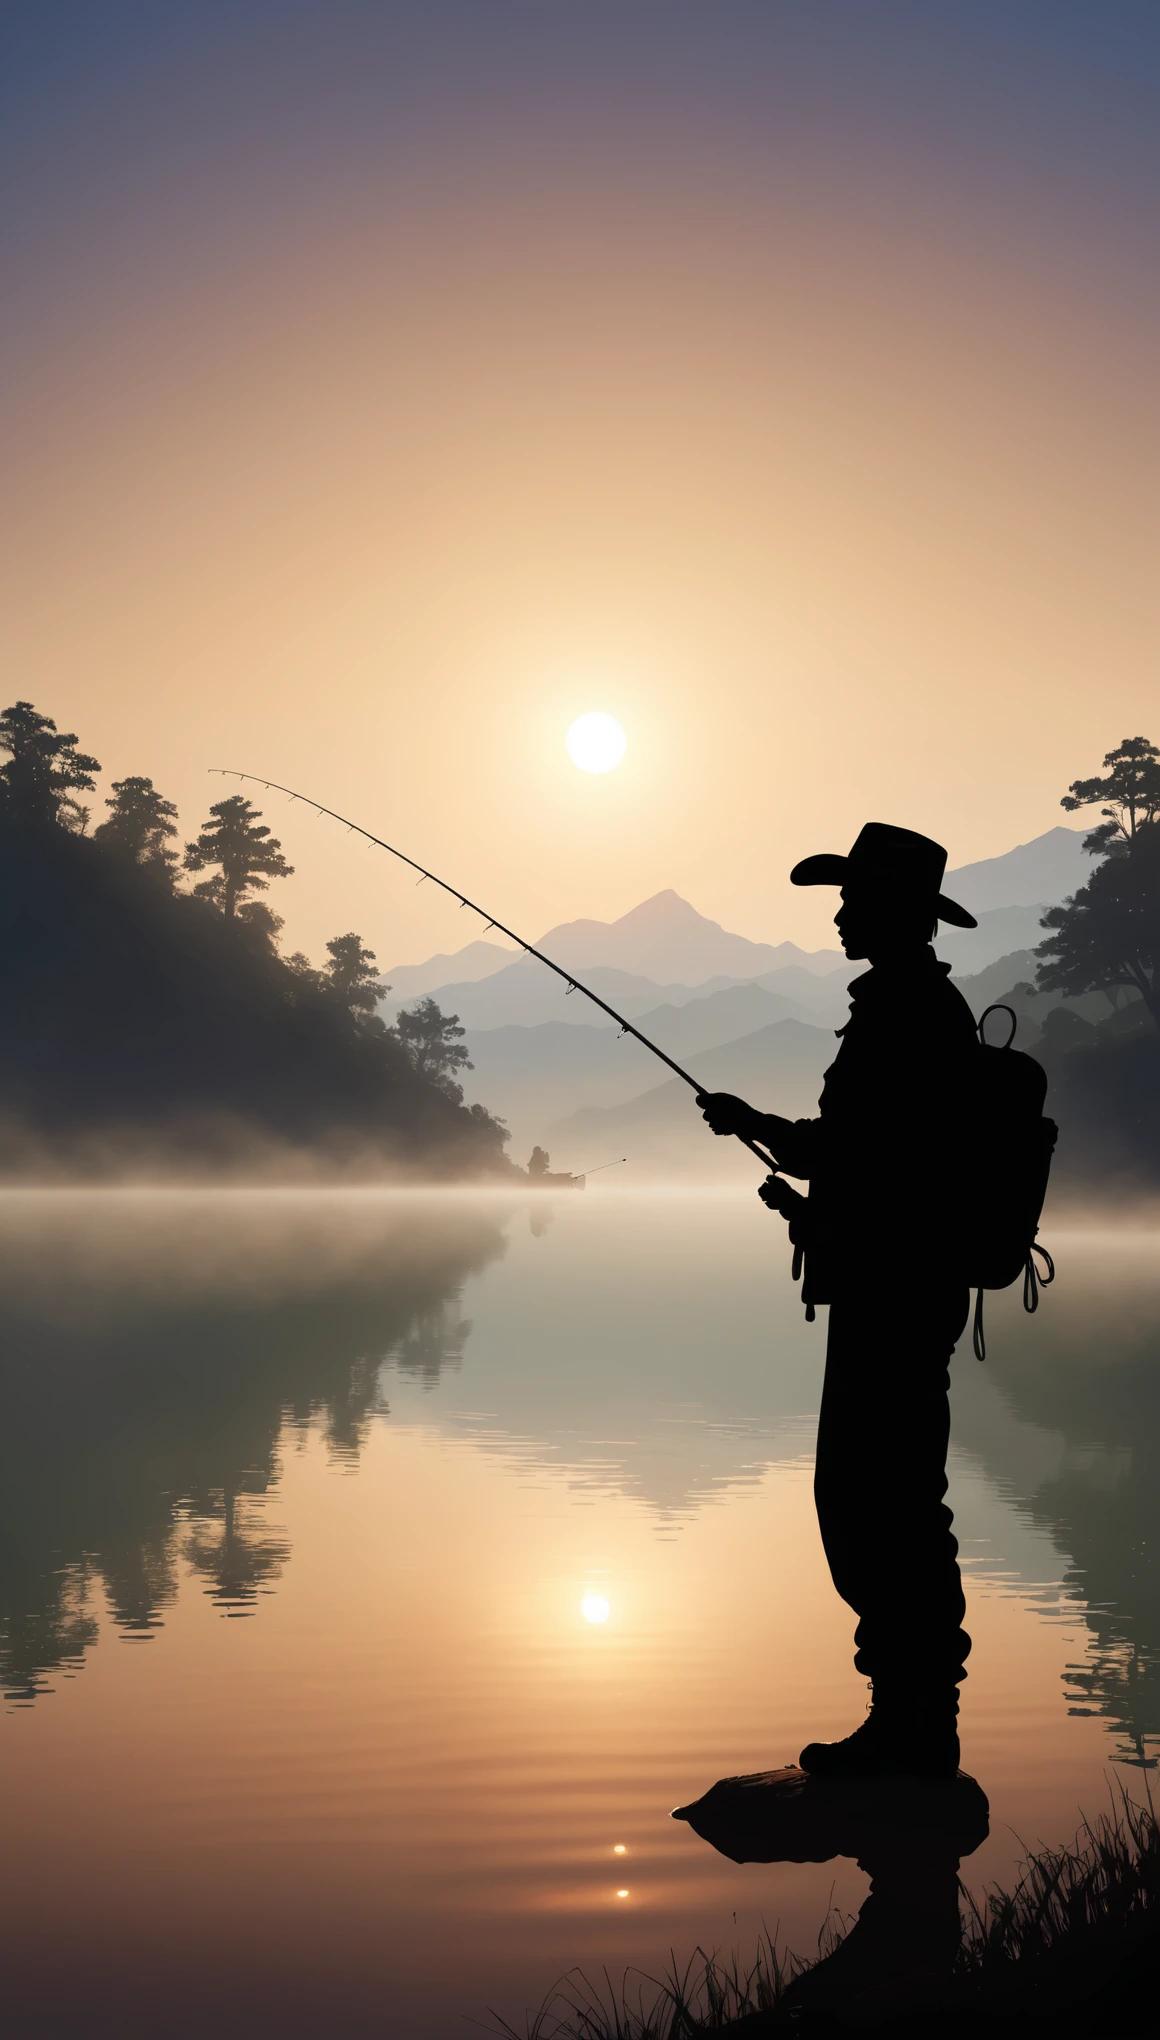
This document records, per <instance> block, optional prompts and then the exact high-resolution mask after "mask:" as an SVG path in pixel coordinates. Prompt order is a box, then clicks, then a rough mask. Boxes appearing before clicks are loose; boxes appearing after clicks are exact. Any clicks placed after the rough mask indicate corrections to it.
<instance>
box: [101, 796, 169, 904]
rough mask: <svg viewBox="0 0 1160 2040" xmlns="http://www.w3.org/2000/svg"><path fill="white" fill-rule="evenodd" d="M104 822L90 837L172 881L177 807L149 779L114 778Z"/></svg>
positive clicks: (106, 804) (158, 875)
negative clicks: (171, 840)
mask: <svg viewBox="0 0 1160 2040" xmlns="http://www.w3.org/2000/svg"><path fill="white" fill-rule="evenodd" d="M105 806H106V807H107V808H108V809H109V810H110V813H109V819H108V821H107V822H102V823H101V825H100V827H99V828H98V829H94V831H93V840H94V842H96V843H102V844H104V845H105V847H106V848H107V849H110V850H120V851H122V852H123V854H124V855H125V856H126V857H131V858H132V860H133V862H134V864H140V865H143V866H144V867H145V869H146V870H147V871H151V872H153V873H154V874H155V875H156V877H158V878H163V879H165V880H166V882H167V883H168V884H170V885H172V883H173V877H174V873H175V871H176V868H177V852H176V851H175V850H171V849H170V848H169V841H170V838H171V837H173V836H176V834H177V823H176V815H177V809H176V808H175V806H174V804H173V802H172V801H171V800H163V799H162V797H161V795H160V794H159V793H158V791H157V789H156V787H155V786H154V784H153V781H152V780H151V779H141V778H131V779H114V781H113V797H112V799H111V800H107V801H106V802H105Z"/></svg>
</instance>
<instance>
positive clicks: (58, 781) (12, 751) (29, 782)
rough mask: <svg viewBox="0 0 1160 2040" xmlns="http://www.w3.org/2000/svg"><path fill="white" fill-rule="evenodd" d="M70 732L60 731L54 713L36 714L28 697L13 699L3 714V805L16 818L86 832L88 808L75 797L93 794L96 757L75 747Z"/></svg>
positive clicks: (0, 793)
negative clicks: (5, 752)
mask: <svg viewBox="0 0 1160 2040" xmlns="http://www.w3.org/2000/svg"><path fill="white" fill-rule="evenodd" d="M76 742H77V740H76V735H75V733H74V732H72V731H61V730H58V729H57V726H56V724H55V723H54V722H53V720H52V717H51V716H50V715H38V713H37V711H36V709H35V708H34V707H33V706H32V703H31V702H30V701H17V702H14V703H13V705H12V707H11V708H6V709H5V710H4V713H3V715H0V750H3V751H7V752H8V763H7V765H5V766H3V767H0V808H2V810H3V812H4V813H5V814H6V815H7V816H8V817H9V818H10V819H11V820H12V821H14V822H55V823H57V824H58V825H59V826H61V827H62V828H67V829H72V830H75V831H78V832H79V833H80V834H82V835H83V833H84V830H85V827H86V826H87V823H88V819H89V811H88V809H87V808H84V807H82V806H81V805H80V803H79V802H78V801H77V800H75V799H74V798H73V796H74V794H77V793H91V792H92V790H93V786H94V780H93V777H92V775H93V773H94V772H99V771H100V769H101V768H100V765H99V764H98V762H97V760H96V759H95V758H90V757H89V756H88V754H87V752H84V751H78V750H77V748H76Z"/></svg>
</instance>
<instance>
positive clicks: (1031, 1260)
mask: <svg viewBox="0 0 1160 2040" xmlns="http://www.w3.org/2000/svg"><path fill="white" fill-rule="evenodd" d="M1036 1254H1042V1256H1043V1263H1044V1272H1043V1273H1042V1274H1040V1272H1039V1270H1038V1268H1037V1267H1036V1265H1035V1256H1036ZM1054 1281H1055V1262H1054V1261H1053V1260H1052V1258H1051V1255H1050V1254H1049V1253H1048V1251H1047V1248H1046V1247H1041V1246H1040V1244H1039V1241H1038V1240H1033V1241H1032V1244H1031V1246H1030V1248H1029V1250H1028V1254H1027V1265H1026V1267H1025V1268H1024V1270H1023V1308H1024V1310H1025V1311H1027V1312H1029V1313H1030V1312H1033V1311H1037V1310H1038V1309H1039V1292H1040V1290H1041V1289H1050V1287H1051V1285H1052V1283H1053V1282H1054Z"/></svg>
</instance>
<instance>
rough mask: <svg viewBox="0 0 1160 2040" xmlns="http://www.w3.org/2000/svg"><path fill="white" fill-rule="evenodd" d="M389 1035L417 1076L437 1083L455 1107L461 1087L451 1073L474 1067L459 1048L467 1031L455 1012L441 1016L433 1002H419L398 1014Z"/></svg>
mask: <svg viewBox="0 0 1160 2040" xmlns="http://www.w3.org/2000/svg"><path fill="white" fill-rule="evenodd" d="M392 1032H393V1033H395V1034H396V1035H397V1036H398V1038H399V1040H400V1041H401V1042H402V1044H403V1047H404V1048H405V1049H406V1051H407V1054H408V1055H409V1056H410V1058H411V1062H412V1064H413V1066H414V1068H415V1069H416V1071H417V1072H418V1074H419V1075H420V1076H421V1077H426V1078H427V1080H428V1081H429V1082H430V1083H432V1084H437V1085H438V1087H439V1089H440V1090H441V1091H445V1092H446V1094H447V1096H448V1097H449V1098H454V1100H455V1102H456V1104H458V1103H459V1102H460V1100H461V1099H462V1097H463V1087H462V1085H460V1084H457V1083H456V1082H455V1075H454V1073H455V1071H456V1070H471V1069H474V1068H475V1064H474V1063H473V1062H470V1061H469V1060H468V1055H467V1050H466V1049H465V1048H464V1047H463V1046H462V1041H463V1036H464V1034H465V1033H466V1029H465V1028H463V1027H461V1026H460V1024H459V1015H458V1013H441V1012H440V1010H439V1007H438V1006H437V1005H436V1003H435V1001H434V999H432V998H430V997H428V998H426V999H420V1001H419V1003H418V1005H417V1006H412V1008H411V1010H410V1012H403V1013H400V1014H399V1015H398V1018H397V1019H396V1021H395V1025H394V1028H393V1029H392Z"/></svg>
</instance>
